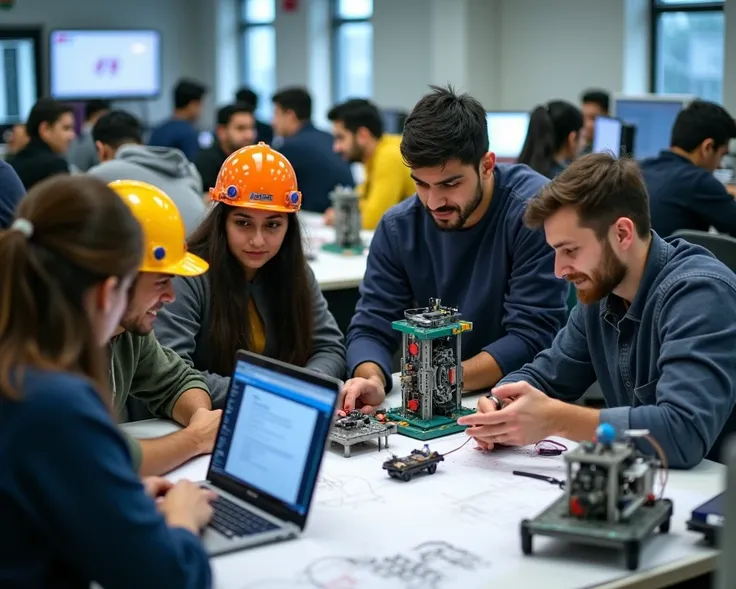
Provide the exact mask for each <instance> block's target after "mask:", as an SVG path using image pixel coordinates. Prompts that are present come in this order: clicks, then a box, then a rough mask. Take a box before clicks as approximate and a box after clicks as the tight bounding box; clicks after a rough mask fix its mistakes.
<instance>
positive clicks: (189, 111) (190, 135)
mask: <svg viewBox="0 0 736 589" xmlns="http://www.w3.org/2000/svg"><path fill="white" fill-rule="evenodd" d="M205 94H207V88H206V87H205V86H203V85H202V84H200V83H199V82H195V81H193V80H181V81H179V83H178V84H177V85H176V87H175V88H174V115H173V116H172V117H171V118H170V119H169V120H168V121H165V122H163V123H161V124H160V125H159V126H158V127H156V128H155V129H154V130H153V133H151V138H150V139H149V140H148V144H149V145H154V146H157V147H169V148H174V149H178V150H179V151H181V152H182V153H184V155H185V156H186V157H187V159H188V160H190V161H191V160H193V159H194V156H196V155H197V152H198V151H199V132H198V131H197V128H196V126H195V125H196V123H197V120H198V119H199V116H200V114H201V113H202V101H203V100H204V97H205Z"/></svg>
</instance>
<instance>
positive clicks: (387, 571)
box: [244, 541, 490, 589]
mask: <svg viewBox="0 0 736 589" xmlns="http://www.w3.org/2000/svg"><path fill="white" fill-rule="evenodd" d="M488 567H490V563H489V562H488V561H486V560H485V559H483V558H481V557H480V556H478V555H476V554H474V553H472V552H470V551H468V550H465V549H463V548H458V547H456V546H453V545H452V544H450V543H449V542H445V541H433V542H423V543H422V544H419V545H417V546H415V547H414V548H412V549H411V550H408V551H406V552H405V553H402V552H398V553H394V554H389V555H386V556H382V557H364V558H361V557H349V556H334V557H326V558H319V559H317V560H315V561H313V562H311V563H310V564H309V565H307V566H306V567H305V568H304V569H303V570H302V571H301V572H300V574H299V575H298V576H297V578H295V579H272V580H263V581H257V582H255V583H251V584H249V585H247V586H246V587H245V588H244V589H286V588H287V587H288V588H290V589H369V588H372V587H382V588H383V587H395V588H397V589H445V588H448V589H449V588H450V587H451V586H453V587H454V586H456V584H455V581H456V579H457V575H459V574H461V573H464V572H472V571H476V570H478V569H481V568H488Z"/></svg>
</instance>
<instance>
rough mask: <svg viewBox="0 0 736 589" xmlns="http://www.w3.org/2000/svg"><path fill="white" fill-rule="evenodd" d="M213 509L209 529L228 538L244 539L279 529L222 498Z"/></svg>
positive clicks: (219, 498)
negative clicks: (244, 537)
mask: <svg viewBox="0 0 736 589" xmlns="http://www.w3.org/2000/svg"><path fill="white" fill-rule="evenodd" d="M212 507H213V508H214V515H213V516H212V520H211V521H210V523H209V527H210V528H213V529H214V530H217V531H218V532H220V533H221V534H222V535H223V536H226V537H228V538H242V537H243V536H251V535H253V534H259V533H261V532H268V531H269V530H275V529H276V528H278V526H277V525H276V524H273V523H271V522H270V521H268V520H266V519H263V518H262V517H260V516H258V515H256V514H255V513H253V512H252V511H249V510H247V509H245V508H244V507H241V506H240V505H238V504H237V503H233V502H232V501H230V500H228V499H225V497H222V496H220V497H218V498H217V499H215V501H214V502H213V503H212Z"/></svg>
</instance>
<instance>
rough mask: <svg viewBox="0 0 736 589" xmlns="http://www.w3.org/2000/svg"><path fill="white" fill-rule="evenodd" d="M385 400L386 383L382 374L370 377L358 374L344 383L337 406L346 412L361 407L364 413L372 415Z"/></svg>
mask: <svg viewBox="0 0 736 589" xmlns="http://www.w3.org/2000/svg"><path fill="white" fill-rule="evenodd" d="M385 400H386V390H385V385H384V383H383V379H382V378H381V377H380V376H371V377H369V378H361V377H359V376H356V377H355V378H351V379H350V380H348V381H347V382H346V383H345V384H344V385H342V390H341V391H340V400H339V401H338V405H337V407H338V409H342V410H343V411H345V412H349V411H352V410H353V409H360V410H361V411H362V412H363V413H365V414H367V415H371V414H373V413H375V412H376V407H378V405H380V404H381V403H383V402H384V401H385Z"/></svg>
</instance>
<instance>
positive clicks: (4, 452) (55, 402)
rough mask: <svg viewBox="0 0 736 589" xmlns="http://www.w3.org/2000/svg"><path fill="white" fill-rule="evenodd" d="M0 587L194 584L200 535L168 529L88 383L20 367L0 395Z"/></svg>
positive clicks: (200, 568)
mask: <svg viewBox="0 0 736 589" xmlns="http://www.w3.org/2000/svg"><path fill="white" fill-rule="evenodd" d="M0 497H2V500H1V501H0V522H2V525H0V587H8V588H14V587H18V588H20V587H23V588H24V589H26V588H27V589H36V588H38V589H41V588H44V589H46V588H51V587H59V588H61V587H63V588H65V589H70V588H75V589H76V588H80V589H81V588H85V589H86V588H87V587H89V583H90V582H91V581H96V582H98V583H99V584H100V585H102V586H103V587H105V589H131V588H132V587H156V589H166V588H171V589H174V588H177V589H182V588H185V587H187V588H191V589H202V588H208V587H210V586H211V585H212V577H211V572H210V565H209V560H208V558H207V554H206V553H205V552H204V550H203V549H202V545H201V543H200V540H199V538H197V536H195V535H194V534H192V533H191V532H190V531H188V530H185V529H183V528H169V527H168V526H167V524H166V522H165V521H164V518H163V516H162V515H161V514H160V513H159V511H158V510H157V508H156V505H155V503H154V500H153V499H151V498H150V497H148V496H147V495H146V494H145V493H144V491H143V486H142V485H141V482H140V479H139V478H138V476H137V474H136V473H135V472H134V471H133V467H132V465H131V458H130V454H129V452H128V447H127V445H126V443H125V441H124V440H123V438H122V436H121V435H120V433H119V432H118V430H117V429H116V427H115V425H114V423H113V421H112V419H111V417H110V414H109V411H108V410H107V409H106V408H105V406H104V404H103V402H102V400H101V398H100V396H99V395H98V394H97V392H96V391H95V390H93V388H92V387H91V386H90V384H89V382H87V381H85V380H83V379H82V378H81V377H79V376H75V375H71V374H68V373H60V372H40V371H38V370H28V371H26V373H25V380H24V382H23V384H22V398H21V400H20V401H11V400H9V399H8V398H7V397H2V396H0Z"/></svg>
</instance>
